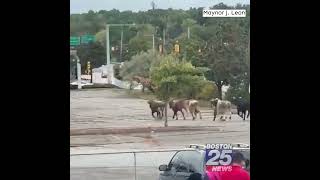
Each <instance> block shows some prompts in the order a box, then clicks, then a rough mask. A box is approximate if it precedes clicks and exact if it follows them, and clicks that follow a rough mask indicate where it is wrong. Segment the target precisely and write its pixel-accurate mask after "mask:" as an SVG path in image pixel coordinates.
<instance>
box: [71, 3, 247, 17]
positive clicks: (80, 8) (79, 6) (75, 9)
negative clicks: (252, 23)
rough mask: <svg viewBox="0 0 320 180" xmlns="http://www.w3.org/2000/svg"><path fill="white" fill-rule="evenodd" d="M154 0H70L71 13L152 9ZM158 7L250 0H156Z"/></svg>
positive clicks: (185, 6) (180, 7) (208, 4)
mask: <svg viewBox="0 0 320 180" xmlns="http://www.w3.org/2000/svg"><path fill="white" fill-rule="evenodd" d="M151 1H152V0H70V14H75V13H86V12H88V11H89V10H93V11H99V10H111V9H118V10H120V11H125V10H131V11H135V12H137V11H146V10H148V9H151V5H150V4H151ZM154 2H155V4H156V8H158V9H168V8H172V9H185V10H186V9H189V8H190V7H209V6H212V5H215V4H218V3H220V2H222V3H224V4H227V5H235V4H237V3H241V4H250V0H154Z"/></svg>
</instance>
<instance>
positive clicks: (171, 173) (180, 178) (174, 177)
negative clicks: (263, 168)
mask: <svg viewBox="0 0 320 180" xmlns="http://www.w3.org/2000/svg"><path fill="white" fill-rule="evenodd" d="M233 149H234V150H239V151H241V152H242V153H243V155H244V156H245V158H246V168H247V169H248V170H249V169H250V148H249V145H246V144H241V143H236V144H233ZM205 156H206V147H205V146H204V145H194V144H192V145H189V146H188V147H187V148H186V149H183V150H180V151H177V152H176V153H175V154H174V156H173V157H172V159H171V160H170V162H169V163H168V164H163V165H160V166H159V171H160V175H159V180H188V178H189V177H190V176H191V175H199V176H200V175H201V179H203V180H204V179H205V174H206V168H205V167H206V166H205V164H206V162H205Z"/></svg>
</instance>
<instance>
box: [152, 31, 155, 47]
mask: <svg viewBox="0 0 320 180" xmlns="http://www.w3.org/2000/svg"><path fill="white" fill-rule="evenodd" d="M152 49H153V51H154V50H155V49H154V34H152Z"/></svg>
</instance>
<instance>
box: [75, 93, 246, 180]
mask: <svg viewBox="0 0 320 180" xmlns="http://www.w3.org/2000/svg"><path fill="white" fill-rule="evenodd" d="M70 101H71V104H70V106H71V109H70V112H71V117H70V129H88V128H110V127H111V128H121V127H132V128H134V127H148V126H163V121H161V120H154V119H153V118H152V117H151V113H150V109H149V107H148V105H147V103H146V100H143V99H136V98H131V97H128V95H127V94H126V92H125V91H123V90H116V89H103V90H84V91H71V99H70ZM201 111H202V114H203V119H202V120H199V119H197V120H196V121H192V120H191V116H190V115H189V116H187V120H181V119H182V118H181V115H179V118H180V120H178V121H176V120H171V119H170V120H169V126H193V127H195V126H201V127H203V130H198V131H183V132H162V133H160V132H149V133H135V134H112V135H111V134H109V135H81V136H70V145H71V147H70V154H83V153H85V154H87V153H88V154H94V153H103V152H117V151H130V150H156V149H180V148H184V147H185V146H186V145H188V144H206V143H237V142H241V143H248V144H249V143H250V118H249V120H248V121H242V120H241V119H240V118H239V117H238V116H237V115H233V116H232V120H231V121H227V122H219V121H216V122H213V121H212V117H213V116H212V111H211V109H210V108H209V107H207V108H204V107H202V108H201ZM171 115H172V111H171V110H169V116H171ZM206 126H210V127H212V128H206ZM173 153H174V152H170V153H146V154H138V155H137V166H138V167H137V179H141V180H149V179H157V177H158V173H159V172H158V166H159V165H160V164H166V163H168V162H169V160H170V158H171V157H172V155H173ZM70 158H71V160H70V171H71V173H70V179H72V180H85V179H88V180H89V179H90V180H98V179H99V180H100V179H101V180H102V179H104V180H106V179H112V180H124V179H134V168H133V155H132V154H121V155H86V156H79V155H78V156H76V155H73V156H71V157H70Z"/></svg>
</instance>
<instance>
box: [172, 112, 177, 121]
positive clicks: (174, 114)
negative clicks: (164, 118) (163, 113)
mask: <svg viewBox="0 0 320 180" xmlns="http://www.w3.org/2000/svg"><path fill="white" fill-rule="evenodd" d="M176 114H177V112H176V111H173V116H172V119H174V117H175V116H176Z"/></svg>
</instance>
